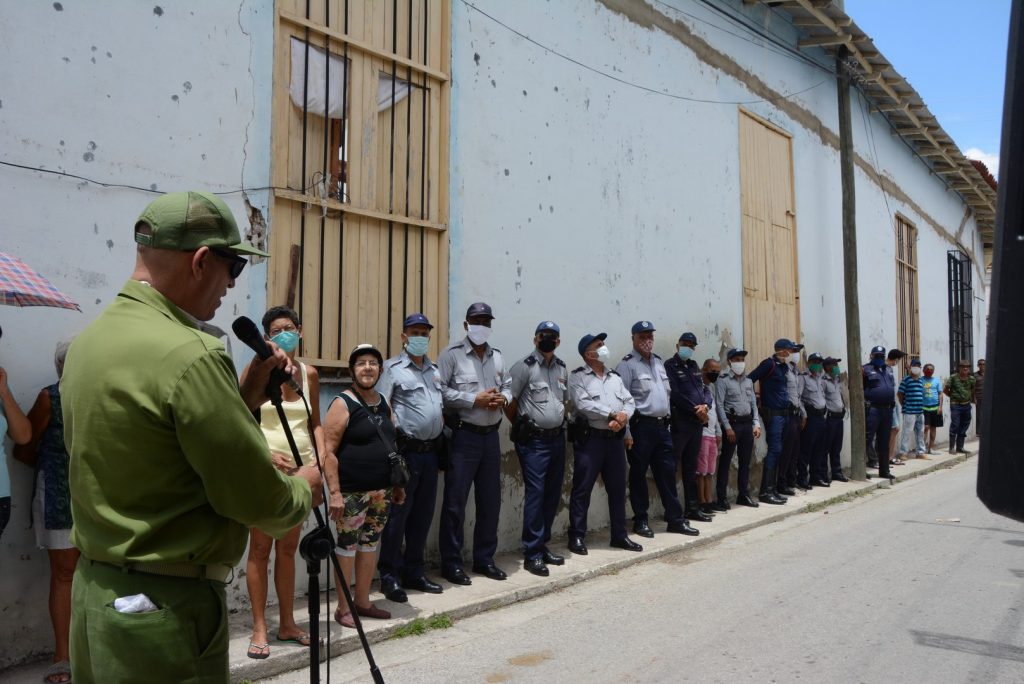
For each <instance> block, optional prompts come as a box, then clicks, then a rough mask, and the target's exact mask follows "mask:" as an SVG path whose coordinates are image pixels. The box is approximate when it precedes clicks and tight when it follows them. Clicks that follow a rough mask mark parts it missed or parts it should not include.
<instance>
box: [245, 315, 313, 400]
mask: <svg viewBox="0 0 1024 684" xmlns="http://www.w3.org/2000/svg"><path fill="white" fill-rule="evenodd" d="M231 329H232V330H234V331H235V337H237V338H238V339H239V340H241V341H242V342H244V343H245V344H246V346H247V347H249V348H250V349H252V350H253V351H254V352H256V356H258V357H259V358H260V359H261V360H263V359H269V358H270V357H271V356H273V354H272V353H271V351H270V347H268V346H267V343H266V341H265V340H264V339H263V335H261V334H260V330H259V328H257V327H256V324H255V323H253V322H252V319H250V318H248V317H246V316H239V317H238V318H236V319H235V322H234V323H232V324H231ZM270 382H271V385H275V384H276V385H278V386H280V385H281V384H282V383H283V384H287V385H288V386H289V387H290V388H292V390H293V391H294V392H295V393H296V394H298V395H299V396H300V397H301V396H302V387H300V386H299V383H297V382H295V378H293V377H292V376H290V375H288V374H287V373H285V372H284V371H283V370H281V369H280V368H275V369H274V370H273V371H271V372H270Z"/></svg>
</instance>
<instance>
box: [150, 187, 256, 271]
mask: <svg viewBox="0 0 1024 684" xmlns="http://www.w3.org/2000/svg"><path fill="white" fill-rule="evenodd" d="M142 224H146V225H147V226H149V231H147V232H140V231H139V227H140V226H141V225H142ZM135 241H136V242H137V243H139V244H140V245H146V246H148V247H153V248H154V249H174V250H178V251H182V252H189V251H192V250H196V249H199V248H200V247H222V248H224V249H229V250H231V251H232V252H235V253H236V254H254V255H257V256H262V257H268V256H270V255H269V254H267V253H266V252H264V251H261V250H259V249H256V248H255V247H253V246H252V245H250V244H248V243H245V242H242V237H241V236H240V235H239V233H238V224H237V223H235V217H234V216H233V215H232V214H231V210H230V209H228V205H227V204H225V203H224V200H222V199H221V198H219V197H217V196H216V195H211V194H210V193H208V192H199V191H197V190H190V191H188V192H169V193H167V194H166V195H161V196H160V197H157V198H156V199H155V200H153V201H152V202H150V203H149V206H147V207H146V208H145V209H144V210H143V212H142V214H140V215H139V218H138V220H137V221H136V222H135Z"/></svg>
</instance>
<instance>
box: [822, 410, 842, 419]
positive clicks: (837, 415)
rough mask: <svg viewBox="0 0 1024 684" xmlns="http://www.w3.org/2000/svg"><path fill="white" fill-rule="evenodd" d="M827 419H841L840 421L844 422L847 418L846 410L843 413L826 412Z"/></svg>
mask: <svg viewBox="0 0 1024 684" xmlns="http://www.w3.org/2000/svg"><path fill="white" fill-rule="evenodd" d="M825 417H826V418H839V419H840V420H842V419H843V418H845V417H846V409H843V410H842V411H826V412H825Z"/></svg>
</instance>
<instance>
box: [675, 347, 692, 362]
mask: <svg viewBox="0 0 1024 684" xmlns="http://www.w3.org/2000/svg"><path fill="white" fill-rule="evenodd" d="M676 354H678V355H679V358H680V359H682V360H683V361H689V360H690V359H691V358H692V357H693V348H692V347H680V348H679V350H678V351H677V352H676Z"/></svg>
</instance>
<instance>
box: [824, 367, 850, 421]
mask: <svg viewBox="0 0 1024 684" xmlns="http://www.w3.org/2000/svg"><path fill="white" fill-rule="evenodd" d="M821 387H822V389H823V390H825V408H827V409H828V411H829V413H842V412H843V411H844V410H846V400H845V399H843V386H842V384H841V383H840V382H839V378H836V377H829V376H825V377H824V378H822V381H821Z"/></svg>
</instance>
